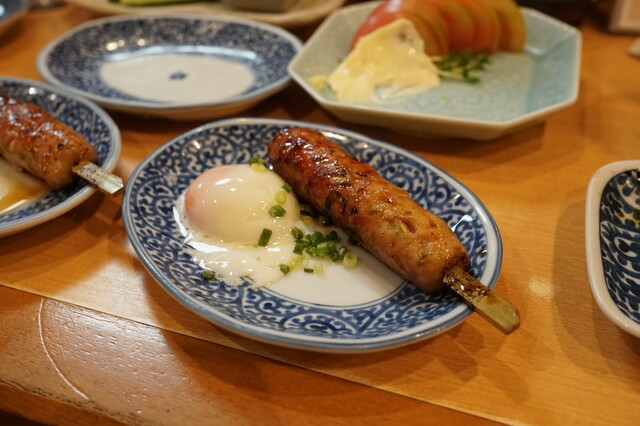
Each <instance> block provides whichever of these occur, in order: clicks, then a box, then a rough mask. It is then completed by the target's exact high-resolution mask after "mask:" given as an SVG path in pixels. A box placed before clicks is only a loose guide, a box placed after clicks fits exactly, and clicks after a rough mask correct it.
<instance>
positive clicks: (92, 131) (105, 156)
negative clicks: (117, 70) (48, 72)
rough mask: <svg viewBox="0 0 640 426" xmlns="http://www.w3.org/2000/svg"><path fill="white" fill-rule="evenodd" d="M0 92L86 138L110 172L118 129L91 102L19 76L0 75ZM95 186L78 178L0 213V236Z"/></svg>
mask: <svg viewBox="0 0 640 426" xmlns="http://www.w3.org/2000/svg"><path fill="white" fill-rule="evenodd" d="M0 92H2V93H4V94H6V95H8V96H12V97H16V98H19V99H22V100H23V101H26V102H30V103H34V104H36V105H38V106H39V107H41V108H43V109H44V110H47V111H48V112H49V113H51V114H52V115H53V116H54V117H55V118H57V119H58V120H60V121H62V122H64V123H66V124H67V125H68V126H69V127H71V128H72V129H73V130H75V131H76V132H78V133H79V134H81V135H82V136H84V137H85V138H87V140H88V141H89V142H90V143H91V144H92V145H93V146H94V147H95V148H96V150H97V151H98V165H99V166H101V167H102V168H103V169H104V170H106V171H108V172H111V171H113V169H114V168H115V166H116V164H117V161H118V157H119V155H120V146H121V143H120V131H119V130H118V127H117V126H116V124H115V123H114V122H113V120H112V119H111V117H110V116H109V115H108V114H107V113H106V112H105V111H104V110H103V109H102V108H100V107H99V106H97V105H95V104H94V103H93V102H90V101H87V100H85V99H83V98H79V97H77V96H76V95H73V94H71V93H68V92H67V91H65V90H62V89H60V88H57V87H52V86H51V85H49V84H45V83H42V82H37V81H32V80H26V79H21V78H10V77H0ZM95 191H96V188H95V187H93V186H91V185H90V184H88V183H87V182H85V181H83V180H82V179H78V180H77V181H76V182H75V183H73V184H71V185H69V186H66V187H64V188H60V189H52V190H50V191H48V192H47V193H46V194H44V195H43V196H42V197H40V198H38V199H37V200H34V201H33V202H31V203H28V204H25V205H24V206H22V207H20V208H18V209H16V210H12V211H10V212H9V213H6V214H4V215H1V216H0V237H2V236H5V235H10V234H13V233H16V232H19V231H22V230H24V229H27V228H30V227H32V226H36V225H38V224H41V223H43V222H46V221H48V220H51V219H53V218H56V217H58V216H60V215H62V214H63V213H66V212H67V211H69V210H71V209H72V208H74V207H76V206H77V205H79V204H80V203H82V202H83V201H85V200H86V199H88V198H89V197H90V196H91V195H92V194H93V193H94V192H95Z"/></svg>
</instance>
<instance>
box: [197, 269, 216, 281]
mask: <svg viewBox="0 0 640 426" xmlns="http://www.w3.org/2000/svg"><path fill="white" fill-rule="evenodd" d="M200 276H201V277H202V278H203V279H205V280H207V281H211V280H215V279H216V273H215V272H213V271H211V270H209V269H204V270H203V271H202V272H200Z"/></svg>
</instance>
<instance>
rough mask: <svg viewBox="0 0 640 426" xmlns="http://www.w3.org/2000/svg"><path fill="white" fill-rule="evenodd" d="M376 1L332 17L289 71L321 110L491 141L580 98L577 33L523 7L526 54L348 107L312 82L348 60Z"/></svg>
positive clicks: (418, 131)
mask: <svg viewBox="0 0 640 426" xmlns="http://www.w3.org/2000/svg"><path fill="white" fill-rule="evenodd" d="M377 4H379V3H378V2H367V3H363V4H357V5H353V6H349V7H345V8H342V9H340V10H338V11H336V12H334V13H333V14H332V15H331V16H329V17H328V18H327V19H326V20H325V21H324V22H323V23H322V25H321V26H320V27H319V28H318V30H317V31H316V32H315V33H314V34H313V36H312V37H311V38H310V39H309V41H308V42H307V43H306V44H305V46H304V48H303V49H302V50H301V51H300V53H299V54H298V55H297V56H296V57H295V58H294V59H293V61H291V64H290V65H289V72H290V73H291V75H292V77H293V78H294V80H295V81H296V82H297V83H298V84H300V86H302V88H304V89H305V90H306V91H307V92H308V93H309V94H310V95H311V96H312V97H313V98H314V99H315V100H316V101H317V102H318V103H319V104H320V105H321V106H322V107H323V108H325V109H327V110H328V111H329V112H331V113H333V114H334V115H336V116H337V117H339V118H340V119H342V120H344V121H348V122H354V123H358V124H367V125H373V126H380V127H386V128H390V129H393V130H395V131H398V132H400V133H407V134H411V135H417V136H430V135H438V136H451V137H459V138H468V139H476V140H487V139H494V138H497V137H499V136H502V135H505V134H508V133H511V132H514V131H516V130H518V129H521V128H523V127H525V126H529V125H531V124H534V123H537V122H540V121H542V120H544V119H545V118H547V117H548V116H549V115H550V114H552V113H554V112H557V111H559V110H561V109H563V108H566V107H568V106H570V105H572V104H573V103H574V102H575V101H576V99H577V96H578V86H579V81H580V77H579V73H580V46H581V36H580V33H579V32H578V31H577V30H576V29H575V28H573V27H571V26H569V25H567V24H564V23H562V22H560V21H558V20H555V19H553V18H551V17H549V16H547V15H544V14H542V13H539V12H537V11H535V10H531V9H526V8H523V9H522V11H523V14H524V17H525V20H526V24H527V28H528V35H527V42H526V45H525V52H524V53H519V54H516V53H507V52H498V53H496V54H494V55H492V56H491V63H490V64H489V65H488V66H487V70H486V71H484V72H482V73H481V74H479V76H480V78H481V82H480V83H478V84H468V83H463V82H459V81H452V80H444V81H443V83H442V84H441V85H440V86H438V87H436V88H433V89H431V90H428V91H425V92H423V93H420V94H418V95H415V96H409V97H405V98H402V99H399V100H394V101H389V102H385V103H380V104H356V103H344V102H340V101H338V100H337V98H336V96H335V94H334V93H333V92H332V91H331V90H330V89H329V88H327V87H324V88H320V89H318V88H316V87H314V85H312V84H310V83H309V82H308V79H309V78H310V77H314V76H317V75H324V76H328V75H329V74H330V73H331V72H332V71H333V70H334V69H335V67H336V66H337V64H338V63H339V62H340V61H341V60H342V59H343V58H344V57H345V56H346V55H347V53H348V48H349V44H350V42H351V39H352V36H353V34H354V32H355V31H356V29H357V28H358V27H359V25H360V24H361V23H362V22H363V21H364V19H365V18H366V17H367V16H368V14H369V13H370V12H371V10H372V9H373V8H375V7H376V5H377Z"/></svg>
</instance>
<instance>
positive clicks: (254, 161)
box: [249, 155, 264, 166]
mask: <svg viewBox="0 0 640 426" xmlns="http://www.w3.org/2000/svg"><path fill="white" fill-rule="evenodd" d="M253 164H260V165H264V159H262V158H260V157H258V156H257V155H254V156H253V157H251V158H250V159H249V165H250V166H251V165H253Z"/></svg>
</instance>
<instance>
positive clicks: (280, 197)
mask: <svg viewBox="0 0 640 426" xmlns="http://www.w3.org/2000/svg"><path fill="white" fill-rule="evenodd" d="M286 201H287V191H285V190H281V191H278V192H276V203H278V204H284V203H285V202H286Z"/></svg>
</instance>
